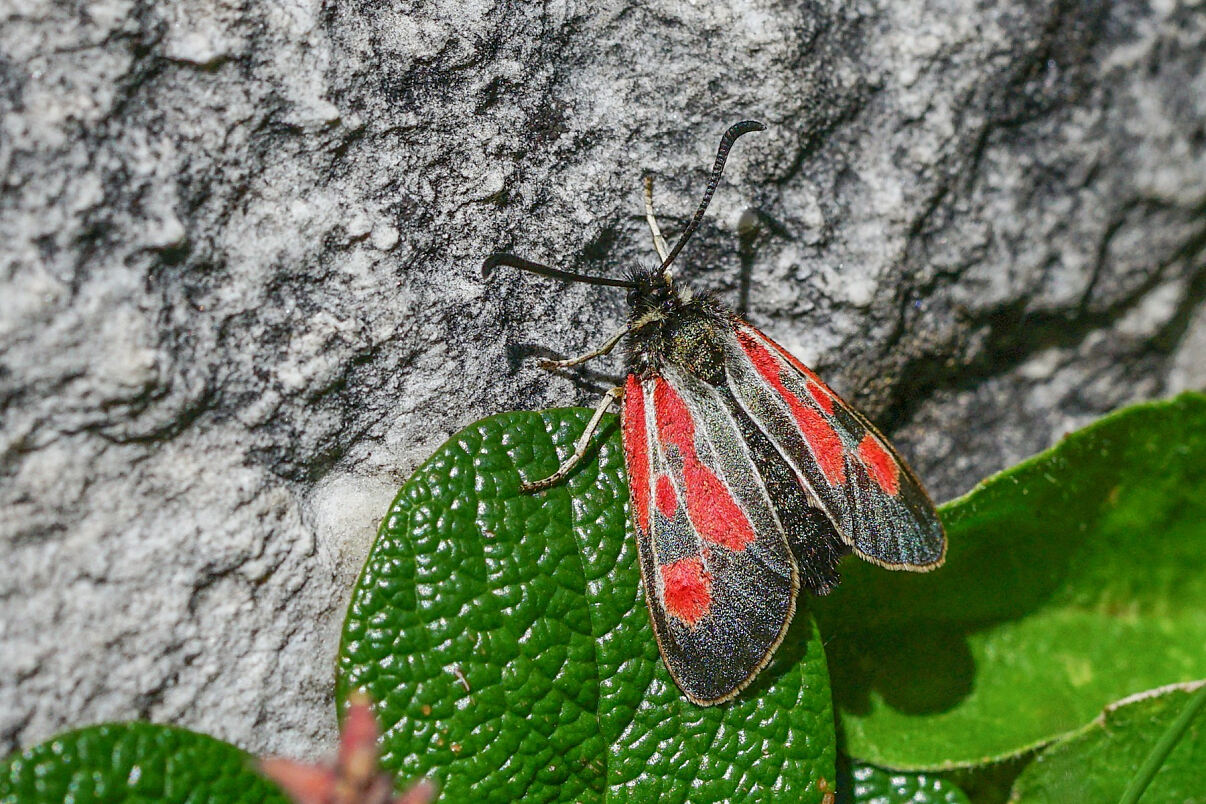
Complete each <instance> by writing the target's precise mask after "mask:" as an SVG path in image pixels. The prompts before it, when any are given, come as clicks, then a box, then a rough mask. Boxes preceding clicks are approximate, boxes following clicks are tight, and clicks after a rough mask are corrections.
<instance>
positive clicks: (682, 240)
mask: <svg viewBox="0 0 1206 804" xmlns="http://www.w3.org/2000/svg"><path fill="white" fill-rule="evenodd" d="M765 128H766V127H765V126H763V125H762V124H761V123H758V122H756V121H752V120H747V121H743V122H740V123H737V124H736V125H734V126H732V127H731V128H729V129H728V131H726V132H725V134H724V136H723V137H722V138H721V141H720V147H719V149H718V150H717V153H716V162H715V164H714V166H713V168H712V174H711V177H710V179H709V181H708V184H707V188H706V189H705V191H704V195H703V200H702V201H701V202H700V204H699V207H698V208H697V209H696V211H695V215H694V216H693V217H692V219H691V221H690V223H689V224H688V226H687V228H686V229H685V230H684V231H683V233H682V235H681V236H680V237H679V239H678V241H677V242H676V243H675V245H674V247H673V248H672V249H669V250H667V249H666V241H665V239H664V237H663V236H662V234H661V231H660V228H659V226H658V223H657V220H656V218H655V217H654V214H653V192H652V182H651V181H650V180H649V179H648V178H647V179H646V182H645V216H646V219H647V221H648V224H649V228H650V230H651V232H652V234H653V241H654V246H655V248H656V250H657V253H658V256H659V257H660V258H661V263H660V264H659V265H658V266H657V267H655V268H653V269H652V270H643V271H637V272H635V273H633V274H631V275H630V276H629V277H627V278H624V279H613V278H609V277H600V276H587V275H583V274H578V273H573V272H570V271H563V270H560V269H557V268H552V267H549V266H547V265H544V264H541V263H538V262H533V261H531V260H527V259H524V258H522V257H518V256H515V255H514V254H507V253H496V254H492V255H490V256H489V257H487V258H486V260H485V263H484V264H483V267H482V271H483V276H488V275H489V274H490V272H491V271H492V270H493V269H495V268H496V267H498V266H509V267H512V268H519V269H522V270H525V271H530V272H532V273H536V274H541V275H543V276H550V277H555V278H558V279H563V280H568V281H573V282H586V283H590V284H595V285H606V286H610V287H617V288H624V289H626V290H627V291H628V305H629V314H628V321H627V324H626V325H625V326H624V328H623V329H622V330H620V331H619V332H617V333H616V334H615V335H613V336H612V337H610V338H608V339H607V341H606V342H604V343H603V344H602V345H601V346H600V347H599V348H597V349H594V350H592V351H590V352H587V353H586V354H583V355H580V356H578V357H574V358H570V359H567V360H557V361H545V366H546V367H548V368H568V367H570V366H575V365H578V364H580V363H584V362H586V361H588V360H592V359H594V358H597V357H601V356H603V355H606V354H608V353H609V352H611V351H612V350H613V349H614V348H615V347H616V346H617V345H619V344H620V343H621V342H623V343H624V345H625V364H626V369H627V379H626V381H625V383H624V385H623V387H618V388H614V389H612V390H611V391H609V392H608V393H607V394H606V395H605V396H604V397H603V400H602V401H601V402H600V404H599V406H598V408H597V409H596V410H595V413H594V416H593V417H592V418H591V420H590V422H589V424H588V425H587V427H586V430H585V431H584V432H583V433H582V436H581V437H580V438H579V439H578V441H577V442H576V443H575V445H574V447H575V448H574V452H573V454H572V455H570V456H569V457H568V458H567V459H566V460H565V461H564V463H562V465H561V466H560V467H559V468H558V469H557V471H556V472H554V473H553V474H551V475H549V476H548V477H545V478H541V479H539V480H534V481H532V482H529V483H525V484H523V485H522V486H521V491H523V492H527V493H531V492H537V491H540V490H542V489H546V488H548V487H550V486H552V485H554V484H556V483H559V482H560V481H561V480H563V479H564V478H565V477H566V476H567V475H568V474H569V473H570V472H571V471H572V470H573V468H574V467H575V466H576V465H577V463H578V462H579V461H581V460H582V457H583V455H584V453H585V452H586V450H587V447H588V446H589V444H590V439H591V436H592V435H593V433H594V432H595V430H596V428H597V427H598V425H599V422H600V420H601V419H602V418H603V416H604V415H605V414H606V413H607V411H608V410H610V409H611V408H612V407H613V406H614V405H615V404H616V403H617V402H619V403H620V405H621V407H622V411H621V418H622V423H623V441H624V458H625V467H626V469H627V474H628V485H629V489H630V511H631V516H632V524H633V527H634V529H635V531H636V539H637V546H638V553H639V559H640V567H641V578H642V581H643V586H644V592H645V601H646V603H647V604H648V606H649V615H650V617H651V619H652V621H653V632H654V635H655V637H656V639H657V644H658V648H659V650H660V651H661V655H662V659H663V660H664V661H665V664H666V667H667V669H668V670H669V671H670V675H671V676H672V677H673V679H674V681H675V683H677V684H678V687H679V689H681V690H682V692H683V694H684V695H685V696H686V697H687V698H688V699H689V700H691V701H693V702H694V703H696V704H699V705H702V706H708V705H711V704H718V703H722V702H724V701H728V700H730V699H732V698H733V697H734V696H736V695H737V694H738V693H740V692H741V690H742V689H744V688H745V687H746V686H747V685H749V683H750V682H751V681H753V679H754V678H755V677H756V676H757V675H758V673H759V672H760V671H761V670H762V669H763V668H764V667H765V666H766V665H767V663H768V662H769V661H770V659H771V657H772V656H773V655H774V652H775V650H776V649H777V648H778V647H779V644H780V643H781V642H782V641H783V638H784V636H785V634H786V633H787V629H788V626H789V625H790V623H791V620H792V616H793V615H794V613H795V608H796V599H797V596H798V594H799V590H800V587H801V586H803V587H805V588H807V589H808V590H809V591H810V592H812V593H813V594H816V595H824V594H827V593H829V592H830V591H831V590H832V589H833V588H834V587H835V586H837V584H838V582H839V581H840V576H839V574H838V570H837V565H838V562H839V560H840V559H841V558H842V557H843V556H845V555H847V554H849V553H853V554H854V555H856V556H858V557H859V558H862V559H864V560H866V561H870V562H872V563H873V564H877V565H879V566H881V567H885V568H887V569H892V570H908V571H913V572H926V571H929V570H932V569H934V568H936V567H938V566H940V565H941V564H942V562H943V559H944V557H945V554H946V537H945V534H944V532H943V528H942V523H941V522H940V521H939V519H938V515H937V513H936V512H935V510H934V504H933V503H932V502H931V501H930V498H929V496H928V495H927V493H926V491H925V489H924V488H923V487H922V485H921V483H920V482H919V481H918V479H917V477H916V475H914V473H913V472H912V470H910V469H909V467H908V464H906V463H905V461H904V459H903V458H901V456H900V454H899V453H898V452H897V451H896V449H895V448H894V447H893V446H892V445H891V443H889V442H888V440H887V439H886V438H884V436H883V435H882V434H881V433H880V432H879V431H878V430H876V429H875V427H874V425H872V424H871V422H870V421H868V420H867V418H866V417H865V416H863V415H862V414H861V413H859V412H858V411H857V410H855V409H854V408H852V407H851V406H850V405H848V404H846V402H844V401H843V400H842V399H841V397H839V396H838V395H837V394H836V393H834V391H833V390H832V389H831V388H830V387H829V386H827V385H826V384H825V383H824V382H822V381H821V379H820V378H818V377H817V375H816V374H814V373H813V372H812V371H811V370H809V369H808V368H807V367H806V366H804V364H803V363H801V362H800V361H799V360H797V359H796V358H794V357H793V356H792V355H791V354H789V353H788V352H787V350H785V349H784V348H783V347H781V346H779V344H777V343H775V341H773V340H771V339H770V338H769V337H767V336H766V335H764V334H763V333H762V332H760V331H759V330H758V329H757V328H756V327H754V326H753V325H752V324H750V323H749V322H748V321H746V320H745V319H743V318H742V317H741V316H739V315H738V314H737V313H736V312H734V311H733V310H732V309H730V308H729V307H727V306H725V305H724V304H722V303H721V302H720V301H718V300H717V299H716V298H714V297H713V296H711V295H708V294H699V293H694V292H692V291H691V289H690V288H689V287H687V286H685V285H683V284H681V283H679V282H677V281H676V280H675V277H674V276H673V274H672V272H671V270H670V266H671V264H672V263H673V262H674V260H675V258H676V257H677V256H678V255H679V252H681V251H682V249H683V246H684V245H686V243H687V241H688V240H689V239H690V238H691V235H692V234H693V233H694V232H695V231H696V229H698V228H699V225H700V222H701V220H702V219H703V216H704V213H705V211H706V210H707V207H708V204H709V202H710V201H711V200H712V195H713V194H714V193H715V191H716V186H717V184H718V183H719V181H720V177H721V174H722V172H723V170H724V164H725V161H726V160H727V158H728V154H729V151H730V150H731V148H732V146H733V143H734V142H735V141H736V140H737V138H738V137H740V136H742V135H743V134H747V133H749V132H752V131H762V130H765Z"/></svg>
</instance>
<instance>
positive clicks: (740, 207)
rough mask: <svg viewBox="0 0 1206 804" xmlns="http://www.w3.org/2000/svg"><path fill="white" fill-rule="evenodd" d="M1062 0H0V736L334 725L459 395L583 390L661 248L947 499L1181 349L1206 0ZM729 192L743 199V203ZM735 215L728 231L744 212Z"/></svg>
mask: <svg viewBox="0 0 1206 804" xmlns="http://www.w3.org/2000/svg"><path fill="white" fill-rule="evenodd" d="M1202 11H1203V9H1202V6H1201V3H1200V2H1199V3H1189V2H1187V3H1177V2H1175V1H1174V0H1162V2H1155V3H1150V4H1148V3H1138V2H1117V3H1110V2H1105V0H1082V2H1063V1H1062V0H1056V2H1053V3H1038V2H1021V3H1019V2H1016V0H1010V1H1009V2H1006V1H1005V0H990V1H989V2H986V3H980V4H971V3H964V2H945V0H931V2H923V1H922V0H895V1H894V2H888V1H887V0H878V1H876V0H869V1H868V2H856V3H853V4H851V3H846V2H803V3H801V2H774V0H749V1H747V2H733V3H731V4H730V3H683V2H669V1H668V0H654V2H651V3H640V4H625V3H607V2H605V3H589V4H588V3H566V2H552V3H543V4H527V3H496V2H489V0H433V1H430V2H424V1H422V0H417V1H416V2H410V3H398V2H376V0H374V2H366V0H344V1H343V2H333V1H330V2H326V3H320V2H316V0H278V1H277V2H266V3H236V2H231V0H177V2H174V3H151V2H147V1H146V0H138V1H135V0H90V1H89V2H87V3H61V2H60V3H51V2H48V1H47V0H4V2H3V3H0V176H2V184H0V276H2V278H3V279H2V281H3V285H2V286H0V512H2V513H0V539H2V547H0V550H3V556H4V558H3V561H2V562H0V606H2V610H0V615H2V622H0V628H2V629H3V630H2V631H0V735H2V737H3V742H2V743H0V750H3V751H5V752H7V751H8V750H10V749H13V748H15V747H18V746H25V745H30V744H33V743H35V742H37V741H40V740H42V739H44V738H45V737H47V736H48V735H50V734H52V733H54V732H55V731H58V730H61V729H64V728H67V727H71V726H76V725H82V724H85V723H89V722H95V721H98V720H103V719H122V718H132V717H145V718H151V719H154V720H157V721H165V722H173V723H178V724H181V725H185V726H189V727H193V728H197V729H201V730H204V731H207V732H210V733H212V734H215V735H217V736H220V737H223V738H226V739H229V740H233V741H234V742H236V743H238V744H240V745H242V746H245V747H247V748H249V749H251V750H253V751H257V752H281V753H288V754H294V755H299V756H310V755H314V754H316V753H321V752H323V751H325V750H326V749H327V748H328V747H329V746H331V745H333V717H332V708H331V703H330V695H331V675H332V673H331V671H332V663H333V656H334V652H335V649H336V642H337V635H338V629H339V625H340V622H341V618H342V609H343V606H344V603H345V601H346V599H347V596H348V590H349V586H350V584H351V582H352V580H353V579H354V576H355V573H356V571H357V570H358V568H359V565H360V562H361V561H362V559H363V557H364V555H365V554H366V552H367V549H368V545H369V544H370V542H371V539H372V536H373V530H374V528H375V525H376V523H377V520H378V518H379V516H380V515H381V514H382V513H383V512H384V510H385V507H386V505H387V504H388V502H389V499H390V498H391V496H392V494H393V492H394V490H395V489H396V488H397V486H398V485H399V484H400V483H401V481H403V480H404V479H405V477H406V476H407V474H408V473H409V472H410V471H411V470H412V469H413V468H414V467H415V466H416V465H417V464H418V463H419V461H420V460H421V459H422V458H423V457H424V456H425V455H426V454H427V453H428V452H430V451H431V450H432V449H433V448H434V447H435V446H437V445H438V444H439V443H440V442H441V441H442V440H443V439H444V438H446V437H447V436H448V435H449V434H450V433H452V432H454V431H455V430H456V429H458V428H459V427H461V426H463V425H465V424H468V423H469V422H471V421H473V420H475V419H477V418H480V417H482V416H485V415H489V414H491V413H495V412H498V411H501V410H506V409H512V408H540V407H546V406H554V405H566V404H573V403H578V404H591V403H592V402H593V400H594V397H595V395H596V391H597V390H600V389H602V388H603V387H605V385H606V382H607V377H608V375H609V374H614V373H617V372H618V371H619V367H618V363H616V362H611V363H605V364H604V365H603V366H602V367H601V368H600V369H599V370H595V371H591V372H585V373H577V374H575V373H567V374H565V375H561V376H549V375H547V374H546V373H544V372H542V371H541V370H540V369H538V368H537V367H535V365H534V361H533V360H532V359H531V358H532V356H534V355H537V354H540V353H542V352H543V351H544V350H551V351H553V352H557V353H561V354H566V353H576V352H577V351H580V350H582V349H583V348H585V347H587V346H588V345H594V344H595V343H597V342H598V341H599V340H600V339H601V338H602V337H604V336H605V335H606V334H610V333H611V332H613V331H614V330H615V329H616V328H617V327H618V326H619V324H620V322H621V317H622V316H623V312H624V308H623V298H622V294H621V293H618V292H614V291H609V290H608V289H605V288H593V287H582V286H562V285H559V284H557V283H554V282H551V281H548V280H544V279H541V278H538V277H531V276H526V275H525V276H519V275H515V274H513V273H511V274H503V273H499V274H498V275H497V276H496V277H495V278H494V279H492V280H491V281H490V282H488V283H486V282H483V281H482V280H481V279H480V277H479V273H478V267H479V264H480V260H481V258H482V256H483V255H484V254H485V253H487V252H489V251H491V250H492V249H495V248H499V247H508V248H511V249H513V250H515V251H517V252H521V253H523V254H526V255H529V256H531V257H533V258H536V259H542V260H546V261H550V262H554V263H557V264H559V265H564V266H567V267H573V268H577V269H579V270H589V271H594V272H612V273H617V272H620V271H623V270H627V269H628V268H630V267H632V266H636V265H639V264H647V263H648V262H649V261H650V255H651V253H652V252H651V248H650V245H649V239H648V236H647V233H646V231H645V230H644V229H643V225H644V224H643V221H642V218H641V201H640V177H641V174H642V172H643V171H651V172H652V173H653V174H654V175H655V176H656V178H657V198H658V207H659V209H660V210H661V216H662V222H663V226H664V227H665V228H666V229H668V230H670V233H671V234H673V233H674V232H676V231H678V230H680V229H681V227H682V225H683V223H684V220H685V217H686V216H687V215H688V214H689V212H690V211H691V210H692V209H693V208H694V205H695V203H696V201H697V197H698V194H699V192H700V191H701V188H702V183H703V179H704V176H705V173H706V168H707V166H708V165H710V162H711V158H712V153H713V150H714V148H715V146H716V142H717V138H718V137H719V134H720V133H721V131H723V129H724V127H725V126H726V125H728V124H730V123H732V122H734V121H736V120H738V119H741V118H744V117H754V118H757V119H760V120H763V121H764V122H766V123H767V124H768V125H769V127H770V128H769V130H768V131H767V132H765V133H763V134H754V135H750V136H747V137H746V138H744V139H743V140H742V141H741V143H740V144H739V145H738V147H737V149H736V150H735V152H734V157H733V159H732V160H731V162H730V165H731V166H730V169H729V172H728V175H727V176H726V180H725V182H724V184H723V186H722V187H721V189H720V191H719V192H718V194H717V197H716V200H715V201H714V203H713V207H712V213H711V215H710V217H709V219H708V221H707V223H706V224H705V226H704V227H703V229H702V231H701V232H700V234H699V236H698V237H697V239H696V241H695V242H693V243H692V245H691V247H690V248H689V249H688V250H687V252H686V253H685V254H684V258H683V260H682V261H681V266H680V275H682V276H685V277H688V278H690V279H691V280H692V281H693V282H694V284H695V285H696V286H701V287H709V288H714V289H717V290H718V291H720V292H721V294H722V295H723V296H724V297H725V298H727V299H729V300H730V301H732V302H734V303H737V304H742V305H743V306H744V307H745V308H746V309H747V311H748V314H749V316H750V317H751V318H752V319H753V320H754V321H755V322H756V323H758V324H759V325H762V326H764V327H765V328H766V329H767V330H769V331H770V332H771V333H773V334H774V335H775V336H777V337H778V338H779V339H780V340H782V341H783V342H784V344H785V345H787V346H789V347H790V348H793V349H794V350H795V351H796V352H797V354H799V355H800V356H801V357H803V358H805V359H806V360H808V361H810V362H811V363H813V364H814V366H815V367H816V368H817V369H818V370H819V371H820V372H821V373H822V374H823V376H825V377H827V378H828V379H829V381H830V382H831V384H832V385H833V386H834V387H835V388H837V389H838V390H839V391H841V392H843V393H845V394H846V395H847V396H849V397H850V398H852V399H853V400H855V401H857V402H858V403H860V404H862V405H863V406H864V408H865V409H866V410H867V411H868V412H869V413H870V414H871V415H872V416H873V417H874V418H876V419H877V420H878V421H880V422H881V423H882V424H883V425H884V426H885V427H886V429H887V430H888V431H889V432H890V433H891V434H892V435H894V437H895V438H896V439H897V441H898V443H899V444H900V446H901V447H902V449H903V450H904V451H905V452H906V454H909V455H911V456H912V457H913V458H914V461H915V465H916V468H917V469H918V470H919V472H920V474H921V475H922V476H923V477H925V478H927V480H928V482H929V484H930V485H931V488H932V490H933V491H934V492H935V496H937V497H939V498H946V497H949V496H951V495H953V494H956V493H959V492H961V491H963V490H965V489H967V488H968V487H969V486H970V485H971V484H972V483H973V482H974V481H975V480H976V479H978V478H980V477H982V476H983V475H985V474H987V473H989V472H992V471H994V470H997V469H1000V468H1003V467H1005V466H1007V465H1009V464H1011V463H1013V462H1015V461H1016V460H1018V459H1020V458H1022V457H1024V456H1026V455H1028V454H1030V453H1032V452H1034V451H1036V450H1038V449H1041V448H1043V447H1046V446H1047V445H1049V444H1050V443H1052V442H1053V441H1054V440H1056V439H1058V438H1059V437H1060V435H1061V434H1062V433H1064V432H1065V431H1067V430H1069V429H1072V428H1074V427H1077V426H1080V425H1082V424H1085V423H1086V422H1088V421H1090V420H1091V419H1093V418H1095V417H1096V416H1098V415H1099V414H1101V413H1104V412H1106V411H1109V410H1111V409H1113V408H1115V407H1117V406H1119V405H1122V404H1124V403H1127V402H1131V401H1136V400H1141V399H1147V398H1152V397H1158V396H1163V395H1166V394H1169V393H1172V392H1174V391H1176V390H1179V389H1183V388H1186V387H1201V386H1203V385H1204V384H1206V358H1204V357H1203V353H1204V350H1206V307H1204V306H1203V303H1202V300H1203V295H1204V293H1203V291H1204V290H1206V268H1204V265H1206V263H1204V258H1203V245H1204V244H1206V212H1204V211H1206V70H1204V69H1203V60H1204V58H1206V14H1203V13H1202ZM742 222H744V224H746V225H744V226H741V227H739V223H742ZM739 232H740V233H739Z"/></svg>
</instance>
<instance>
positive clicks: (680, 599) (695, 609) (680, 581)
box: [661, 556, 712, 625]
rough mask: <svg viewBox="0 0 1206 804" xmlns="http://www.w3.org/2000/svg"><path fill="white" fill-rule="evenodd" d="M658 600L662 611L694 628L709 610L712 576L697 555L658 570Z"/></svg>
mask: <svg viewBox="0 0 1206 804" xmlns="http://www.w3.org/2000/svg"><path fill="white" fill-rule="evenodd" d="M661 570H662V587H663V592H662V599H663V600H664V601H665V604H666V611H667V612H669V613H670V614H672V615H674V616H675V617H677V618H678V619H680V620H682V621H683V622H685V623H686V624H687V625H695V623H696V622H697V621H698V620H699V618H700V617H703V616H704V615H705V614H707V613H708V609H710V608H712V573H710V572H708V571H707V570H706V569H704V565H703V562H702V561H700V560H699V557H698V556H694V557H692V558H684V559H681V560H679V561H675V562H674V563H673V564H666V565H664V566H663V567H662V568H661Z"/></svg>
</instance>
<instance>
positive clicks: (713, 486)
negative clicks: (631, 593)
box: [623, 369, 799, 704]
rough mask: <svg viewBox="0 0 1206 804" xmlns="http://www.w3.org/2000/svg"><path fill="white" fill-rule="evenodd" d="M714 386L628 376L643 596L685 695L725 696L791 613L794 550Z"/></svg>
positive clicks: (671, 374)
mask: <svg viewBox="0 0 1206 804" xmlns="http://www.w3.org/2000/svg"><path fill="white" fill-rule="evenodd" d="M724 393H725V391H724V389H717V388H714V387H712V386H709V385H707V384H706V383H704V382H702V381H700V380H699V379H697V378H695V377H693V376H691V375H689V374H686V373H685V372H680V371H675V370H674V369H668V373H666V374H664V375H661V376H653V377H651V378H649V379H647V380H645V381H643V382H642V381H640V380H638V379H637V378H636V377H634V376H630V377H629V378H628V383H627V386H626V388H625V395H624V413H623V417H624V448H625V453H626V458H627V466H628V474H629V483H630V485H631V494H632V518H633V522H634V524H635V526H636V530H637V540H638V547H639V553H640V562H641V575H642V578H643V581H644V588H645V599H646V601H647V603H648V604H649V612H650V615H651V618H652V620H653V629H654V633H655V635H656V637H657V641H658V647H659V649H660V651H661V654H662V658H663V659H664V661H665V663H666V666H667V668H669V670H670V673H671V675H672V676H673V677H674V680H675V682H676V683H677V684H678V686H679V688H680V689H681V690H682V691H683V692H684V694H686V696H687V697H688V698H690V699H691V700H692V701H694V702H695V703H699V704H713V703H719V702H721V701H725V700H728V699H730V698H732V697H733V696H734V695H736V694H737V693H738V692H739V691H740V690H741V689H742V688H743V687H744V686H745V685H746V684H748V683H749V682H750V681H751V680H752V679H753V678H754V676H755V675H757V673H758V671H759V670H761V669H762V667H764V666H765V664H766V663H767V662H768V661H769V660H770V657H771V655H772V654H773V653H774V651H775V649H776V648H777V647H778V646H779V643H780V642H781V641H782V640H783V636H784V634H785V633H786V631H787V627H788V625H789V623H790V622H791V617H792V614H793V612H794V611H795V602H796V594H797V590H798V587H799V579H798V573H797V569H796V563H795V559H794V558H793V556H792V553H791V550H790V548H789V545H788V542H787V539H786V537H785V535H784V532H783V527H782V525H781V523H780V521H779V518H778V515H777V513H776V510H775V507H774V505H773V504H772V501H771V500H770V498H769V494H768V492H767V489H766V486H765V484H764V483H763V481H762V478H761V476H760V475H759V472H758V469H757V467H756V466H755V464H754V462H753V460H752V458H751V455H750V453H749V451H748V448H747V446H746V445H745V444H744V442H743V439H742V438H741V433H740V431H739V429H738V426H737V424H736V423H735V422H734V420H733V418H732V417H731V416H730V415H729V413H728V412H727V411H726V404H725V399H724V397H723V394H724Z"/></svg>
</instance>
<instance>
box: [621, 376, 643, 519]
mask: <svg viewBox="0 0 1206 804" xmlns="http://www.w3.org/2000/svg"><path fill="white" fill-rule="evenodd" d="M624 465H625V466H626V467H627V469H628V488H629V489H630V493H631V495H632V510H633V511H634V512H635V513H636V521H637V527H639V528H640V529H641V530H642V531H644V532H646V533H648V532H649V437H648V434H647V432H646V430H645V391H644V389H643V388H641V383H640V382H639V381H638V380H637V378H636V376H635V375H633V374H629V375H628V382H627V383H625V385H624Z"/></svg>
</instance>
